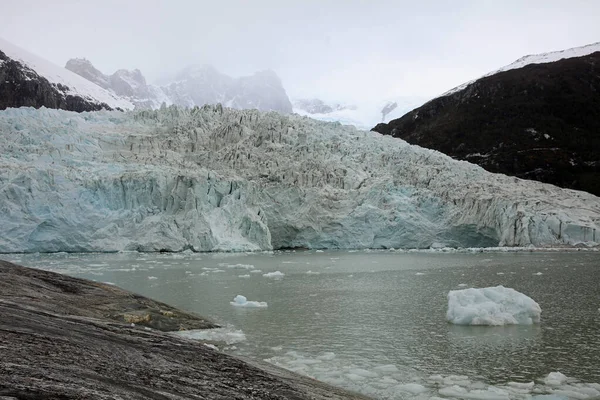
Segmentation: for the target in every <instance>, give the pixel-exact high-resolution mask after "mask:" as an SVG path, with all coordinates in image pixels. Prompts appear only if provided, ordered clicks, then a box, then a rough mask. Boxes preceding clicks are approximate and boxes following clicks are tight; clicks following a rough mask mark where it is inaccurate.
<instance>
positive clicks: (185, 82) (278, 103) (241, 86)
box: [67, 58, 292, 114]
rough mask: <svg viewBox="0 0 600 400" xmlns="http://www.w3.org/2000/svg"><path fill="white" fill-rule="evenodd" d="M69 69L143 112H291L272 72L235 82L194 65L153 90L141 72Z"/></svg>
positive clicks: (79, 62) (72, 65) (80, 62)
mask: <svg viewBox="0 0 600 400" xmlns="http://www.w3.org/2000/svg"><path fill="white" fill-rule="evenodd" d="M67 69H70V70H71V71H73V72H75V73H77V74H78V75H80V76H82V77H84V78H86V79H88V80H90V81H92V82H94V83H96V84H98V85H100V86H102V87H105V88H107V89H109V90H111V91H112V92H114V93H115V94H117V95H119V96H123V97H126V98H127V99H129V100H130V101H131V102H132V103H134V104H135V105H136V107H140V108H159V107H160V106H161V104H163V103H165V104H167V105H170V104H177V105H181V106H185V107H193V106H202V105H204V104H216V103H223V105H225V106H227V107H233V108H239V109H245V108H256V109H259V110H263V111H278V112H281V113H285V114H289V113H291V112H292V105H291V103H290V100H289V98H288V97H287V94H286V92H285V89H284V88H283V85H282V83H281V79H279V76H278V75H277V74H276V73H275V71H272V70H263V71H258V72H255V73H254V74H253V75H250V76H243V77H240V78H232V77H230V76H229V75H226V74H224V73H222V72H220V71H218V70H217V69H216V68H215V67H214V66H212V65H210V64H191V65H188V66H187V67H185V68H183V69H182V70H181V71H179V72H178V73H177V74H175V75H174V76H173V78H172V79H170V80H163V85H162V86H154V85H149V84H148V83H147V82H146V79H145V78H144V76H143V74H142V73H141V71H140V70H139V69H134V70H127V69H120V70H118V71H116V72H115V73H113V74H112V75H110V76H109V75H105V74H103V73H102V72H100V71H99V70H97V69H96V68H95V67H94V66H93V65H92V63H91V62H90V61H89V60H87V59H81V58H77V59H72V60H69V61H68V62H67Z"/></svg>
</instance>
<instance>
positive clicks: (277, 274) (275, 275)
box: [263, 271, 285, 279]
mask: <svg viewBox="0 0 600 400" xmlns="http://www.w3.org/2000/svg"><path fill="white" fill-rule="evenodd" d="M263 276H264V277H265V278H273V279H281V278H283V277H284V276H285V274H284V273H283V272H281V271H275V272H267V273H266V274H263Z"/></svg>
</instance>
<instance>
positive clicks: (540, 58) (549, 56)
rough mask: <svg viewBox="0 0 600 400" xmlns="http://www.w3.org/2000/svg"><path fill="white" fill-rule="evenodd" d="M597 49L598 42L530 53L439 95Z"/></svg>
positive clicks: (581, 55)
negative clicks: (527, 67)
mask: <svg viewBox="0 0 600 400" xmlns="http://www.w3.org/2000/svg"><path fill="white" fill-rule="evenodd" d="M598 51H600V42H597V43H592V44H588V45H586V46H581V47H574V48H572V49H566V50H560V51H552V52H549V53H540V54H530V55H527V56H524V57H521V58H519V59H518V60H517V61H515V62H513V63H511V64H508V65H506V66H504V67H502V68H500V69H497V70H495V71H492V72H489V73H487V74H485V75H483V76H481V77H479V78H477V79H474V80H472V81H469V82H466V83H463V84H462V85H459V86H457V87H455V88H454V89H450V90H449V91H447V92H445V93H443V94H442V95H441V96H440V97H443V96H448V95H450V94H453V93H456V92H460V91H461V90H464V89H466V88H467V87H468V86H469V85H470V84H472V83H473V82H475V81H478V80H479V79H482V78H485V77H488V76H492V75H496V74H498V73H500V72H504V71H509V70H511V69H518V68H523V67H525V66H527V65H529V64H544V63H551V62H555V61H559V60H563V59H565V58H574V57H583V56H587V55H588V54H592V53H596V52H598Z"/></svg>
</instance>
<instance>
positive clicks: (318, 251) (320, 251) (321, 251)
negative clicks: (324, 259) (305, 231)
mask: <svg viewBox="0 0 600 400" xmlns="http://www.w3.org/2000/svg"><path fill="white" fill-rule="evenodd" d="M315 253H324V251H323V250H317V251H315Z"/></svg>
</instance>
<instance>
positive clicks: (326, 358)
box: [317, 351, 335, 361]
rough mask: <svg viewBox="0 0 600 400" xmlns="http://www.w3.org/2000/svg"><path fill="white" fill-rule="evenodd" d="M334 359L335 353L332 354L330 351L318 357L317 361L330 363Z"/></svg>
mask: <svg viewBox="0 0 600 400" xmlns="http://www.w3.org/2000/svg"><path fill="white" fill-rule="evenodd" d="M334 358H335V353H333V352H331V351H326V352H325V353H323V354H321V355H320V356H318V357H317V360H323V361H331V360H333V359H334Z"/></svg>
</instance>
